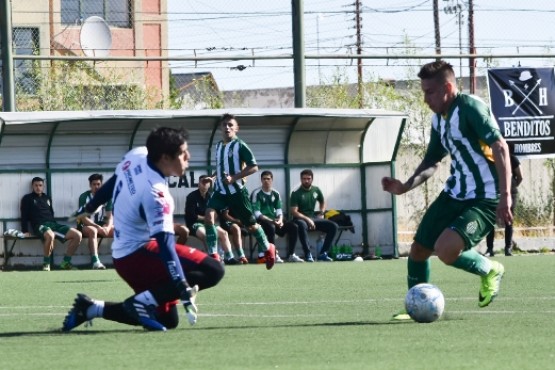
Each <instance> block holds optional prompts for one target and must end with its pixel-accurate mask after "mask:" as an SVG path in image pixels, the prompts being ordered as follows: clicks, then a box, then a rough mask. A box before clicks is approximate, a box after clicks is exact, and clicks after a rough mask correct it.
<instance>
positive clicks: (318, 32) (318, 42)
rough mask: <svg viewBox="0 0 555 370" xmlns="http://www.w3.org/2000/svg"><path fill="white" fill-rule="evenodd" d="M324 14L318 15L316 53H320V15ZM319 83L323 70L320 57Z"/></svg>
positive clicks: (320, 82) (319, 82)
mask: <svg viewBox="0 0 555 370" xmlns="http://www.w3.org/2000/svg"><path fill="white" fill-rule="evenodd" d="M321 16H322V14H318V15H316V54H317V55H320V17H321ZM318 84H319V85H321V84H322V72H321V71H320V58H318Z"/></svg>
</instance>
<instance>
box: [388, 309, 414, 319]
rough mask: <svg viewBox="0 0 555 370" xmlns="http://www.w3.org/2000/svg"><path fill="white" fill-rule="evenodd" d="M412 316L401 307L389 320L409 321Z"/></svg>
mask: <svg viewBox="0 0 555 370" xmlns="http://www.w3.org/2000/svg"><path fill="white" fill-rule="evenodd" d="M409 320H412V317H410V315H409V314H408V313H407V310H405V309H402V310H401V311H399V312H397V313H396V314H395V315H393V316H392V317H391V321H409Z"/></svg>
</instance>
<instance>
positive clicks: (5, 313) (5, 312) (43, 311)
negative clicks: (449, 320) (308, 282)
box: [0, 297, 555, 318]
mask: <svg viewBox="0 0 555 370" xmlns="http://www.w3.org/2000/svg"><path fill="white" fill-rule="evenodd" d="M475 300H477V299H476V297H461V298H447V299H446V301H448V302H449V301H451V302H457V301H475ZM501 300H506V301H517V300H522V298H519V297H500V298H499V299H498V300H497V302H499V301H501ZM527 300H538V301H539V300H541V301H551V300H555V297H535V298H530V297H528V298H527ZM400 301H401V299H400V298H381V299H361V300H346V301H339V300H334V301H332V300H330V301H282V302H235V303H219V304H199V307H201V308H202V307H204V308H210V307H233V306H237V307H239V306H276V305H283V306H290V305H310V306H311V307H312V306H315V305H328V306H329V305H363V304H370V303H379V302H400ZM70 308H71V306H69V305H68V306H0V317H14V316H22V315H23V316H36V317H38V316H45V317H48V316H60V315H63V314H65V313H67V311H68V310H69V309H70ZM22 311H32V312H22ZM202 311H203V310H202V309H201V313H200V316H205V317H253V313H252V312H249V313H246V314H236V313H234V314H226V313H203V312H202ZM515 313H521V314H534V313H539V312H538V311H530V310H519V311H499V310H495V311H493V310H491V309H484V310H462V311H461V310H456V311H454V310H447V311H446V314H447V315H449V314H476V315H477V314H487V315H490V314H515ZM541 313H543V314H553V313H555V311H553V310H548V311H545V310H544V311H542V312H541ZM254 316H255V317H261V318H262V317H264V318H265V317H267V318H280V317H281V318H289V317H299V316H301V317H302V316H306V317H315V316H327V315H318V314H317V313H314V311H312V312H311V313H309V314H306V315H302V314H301V315H299V314H294V315H280V314H277V315H254Z"/></svg>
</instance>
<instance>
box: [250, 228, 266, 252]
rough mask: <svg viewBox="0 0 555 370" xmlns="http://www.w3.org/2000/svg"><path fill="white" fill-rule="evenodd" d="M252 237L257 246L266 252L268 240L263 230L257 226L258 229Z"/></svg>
mask: <svg viewBox="0 0 555 370" xmlns="http://www.w3.org/2000/svg"><path fill="white" fill-rule="evenodd" d="M253 235H254V238H255V239H256V241H257V242H258V245H261V246H263V247H264V250H265V251H266V250H268V248H269V243H268V239H266V234H264V230H262V227H260V226H259V227H258V229H256V231H255V232H254V233H253Z"/></svg>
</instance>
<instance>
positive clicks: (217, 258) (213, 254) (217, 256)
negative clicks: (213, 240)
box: [210, 253, 222, 261]
mask: <svg viewBox="0 0 555 370" xmlns="http://www.w3.org/2000/svg"><path fill="white" fill-rule="evenodd" d="M210 257H212V258H214V259H215V260H216V261H221V260H222V259H221V258H220V255H219V254H218V253H212V254H211V255H210Z"/></svg>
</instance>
